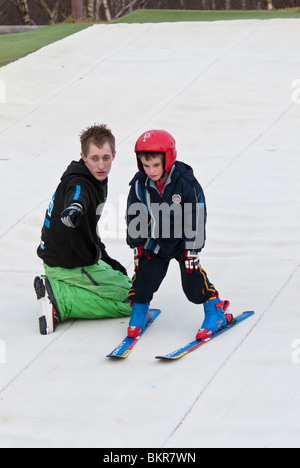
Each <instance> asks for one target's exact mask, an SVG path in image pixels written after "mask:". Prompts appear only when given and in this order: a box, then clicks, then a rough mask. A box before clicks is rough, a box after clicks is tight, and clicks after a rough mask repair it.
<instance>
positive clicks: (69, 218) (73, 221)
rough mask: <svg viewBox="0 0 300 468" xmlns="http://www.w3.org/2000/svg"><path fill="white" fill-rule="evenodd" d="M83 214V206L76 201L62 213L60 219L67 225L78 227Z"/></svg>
mask: <svg viewBox="0 0 300 468" xmlns="http://www.w3.org/2000/svg"><path fill="white" fill-rule="evenodd" d="M81 216H82V206H81V205H80V204H79V203H74V204H73V205H71V206H69V207H68V208H66V209H65V210H64V211H63V212H62V213H61V215H60V219H61V221H62V223H64V224H65V225H66V226H67V227H70V228H76V227H78V226H79V224H80V218H81Z"/></svg>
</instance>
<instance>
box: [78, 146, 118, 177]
mask: <svg viewBox="0 0 300 468" xmlns="http://www.w3.org/2000/svg"><path fill="white" fill-rule="evenodd" d="M115 155H116V153H112V150H111V147H110V145H109V143H104V145H103V146H101V148H98V146H96V145H95V144H94V143H90V145H89V150H88V153H87V154H86V155H84V154H83V153H81V157H82V159H83V160H84V162H85V165H86V167H87V168H88V169H89V171H90V173H91V174H92V175H93V176H94V177H95V179H97V180H99V181H103V180H105V179H106V177H107V176H108V174H109V173H110V170H111V165H112V162H113V160H114V159H115Z"/></svg>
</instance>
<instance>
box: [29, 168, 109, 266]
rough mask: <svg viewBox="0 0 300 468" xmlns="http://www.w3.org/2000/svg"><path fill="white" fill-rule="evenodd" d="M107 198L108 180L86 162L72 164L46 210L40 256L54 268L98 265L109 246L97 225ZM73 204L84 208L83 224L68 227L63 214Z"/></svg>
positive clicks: (38, 251) (39, 248)
mask: <svg viewBox="0 0 300 468" xmlns="http://www.w3.org/2000/svg"><path fill="white" fill-rule="evenodd" d="M106 198H107V179H105V180H104V181H103V182H101V181H98V180H97V179H95V177H93V175H92V174H91V173H90V171H89V170H88V168H87V167H86V166H85V164H84V162H83V160H82V159H81V160H80V161H79V162H76V161H72V163H71V164H70V165H69V167H68V168H67V170H66V172H65V173H64V174H63V176H62V178H61V182H60V184H59V185H58V187H57V189H56V192H55V194H54V195H53V198H52V200H51V202H50V204H49V207H48V209H47V211H46V215H45V221H44V225H43V228H42V236H41V243H40V246H39V247H38V249H37V254H38V256H39V257H40V258H41V259H42V260H43V261H44V262H45V263H46V264H47V265H48V266H50V267H62V268H77V267H83V266H88V265H93V264H95V263H96V262H97V261H98V260H99V258H101V255H102V252H101V250H102V249H105V246H104V245H103V244H102V243H101V240H100V238H99V236H98V234H97V224H98V221H99V219H100V216H101V213H102V210H103V207H104V203H105V201H106ZM72 203H79V204H80V205H81V206H82V207H83V215H82V217H81V220H80V225H79V227H78V228H76V229H72V228H69V227H67V226H65V225H64V224H63V223H62V221H61V213H62V211H63V210H64V209H65V208H67V207H68V206H70V205H72Z"/></svg>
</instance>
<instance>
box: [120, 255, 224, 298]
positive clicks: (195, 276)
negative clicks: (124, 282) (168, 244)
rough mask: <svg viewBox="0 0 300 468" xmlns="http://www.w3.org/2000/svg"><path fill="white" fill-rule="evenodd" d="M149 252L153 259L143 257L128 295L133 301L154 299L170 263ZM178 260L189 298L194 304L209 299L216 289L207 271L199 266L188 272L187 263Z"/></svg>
mask: <svg viewBox="0 0 300 468" xmlns="http://www.w3.org/2000/svg"><path fill="white" fill-rule="evenodd" d="M147 254H149V256H150V257H151V259H150V260H148V259H147V258H145V257H142V258H141V260H140V264H139V269H138V271H137V272H136V273H135V275H134V277H133V280H132V288H131V289H130V291H129V296H128V297H129V299H130V300H131V301H133V302H137V303H139V304H143V303H146V302H151V301H152V299H153V295H154V293H155V292H156V291H158V289H159V287H160V285H161V283H162V281H163V279H164V277H165V276H166V274H167V271H168V267H169V264H170V260H168V259H165V258H162V257H160V256H158V255H155V254H153V253H152V252H149V251H147ZM176 260H177V261H178V262H179V265H180V272H181V282H182V288H183V291H184V293H185V295H186V297H187V298H188V300H189V301H190V302H192V303H194V304H203V303H204V302H206V301H208V300H209V299H210V298H211V297H212V296H213V295H214V294H215V291H216V290H215V287H214V285H213V284H212V283H210V281H209V279H208V277H207V274H206V273H205V271H204V270H203V269H202V268H201V267H199V268H198V269H197V270H195V271H193V273H187V272H186V269H185V263H184V262H181V261H180V260H179V259H176Z"/></svg>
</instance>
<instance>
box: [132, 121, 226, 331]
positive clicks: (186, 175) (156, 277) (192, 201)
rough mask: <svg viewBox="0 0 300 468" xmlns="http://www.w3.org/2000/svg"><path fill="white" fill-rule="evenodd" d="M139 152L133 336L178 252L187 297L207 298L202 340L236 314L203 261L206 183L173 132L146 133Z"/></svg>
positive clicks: (134, 220)
mask: <svg viewBox="0 0 300 468" xmlns="http://www.w3.org/2000/svg"><path fill="white" fill-rule="evenodd" d="M135 152H136V157H137V164H138V169H139V173H137V174H136V175H135V177H134V179H133V180H132V182H131V183H130V185H131V189H130V193H129V197H128V207H127V243H128V244H129V245H130V247H131V248H133V249H134V264H135V275H134V277H133V285H132V288H131V290H130V292H129V298H130V300H131V301H132V317H131V320H130V322H129V327H128V336H129V337H137V336H138V335H139V334H140V333H141V330H142V329H143V327H144V326H145V324H146V322H147V317H148V311H149V306H150V302H151V300H152V298H153V294H154V293H155V292H156V291H157V290H158V288H159V286H160V284H161V283H162V280H163V279H164V277H165V275H166V273H167V270H168V266H169V263H170V260H171V259H173V258H175V259H176V260H177V261H178V262H179V265H180V271H181V280H182V287H183V290H184V292H185V294H186V296H187V298H188V299H189V300H190V301H191V302H193V303H195V304H202V303H203V304H204V312H205V320H204V322H203V324H202V327H201V329H200V330H199V331H198V333H197V336H196V339H197V340H202V339H204V338H207V337H208V336H211V335H212V334H213V333H214V332H216V331H217V330H218V329H219V328H221V327H223V326H224V325H226V324H227V323H228V322H230V321H231V320H232V315H231V314H228V313H225V312H226V309H227V307H228V305H229V302H228V301H221V300H220V299H219V294H218V292H217V291H216V289H215V287H214V286H213V284H211V283H210V281H209V279H208V277H207V275H206V273H205V271H204V270H203V269H202V268H201V266H200V264H199V252H200V251H201V250H202V248H203V247H204V243H205V223H206V206H205V198H204V194H203V191H202V188H201V186H200V185H199V183H198V182H197V180H196V179H195V177H194V175H193V170H192V169H191V167H189V166H188V165H186V164H184V163H182V162H176V156H177V152H176V146H175V140H174V138H173V137H172V136H171V135H170V134H169V133H168V132H166V131H164V130H150V131H148V132H146V133H144V134H143V135H142V136H141V137H140V138H139V139H138V140H137V143H136V145H135Z"/></svg>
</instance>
